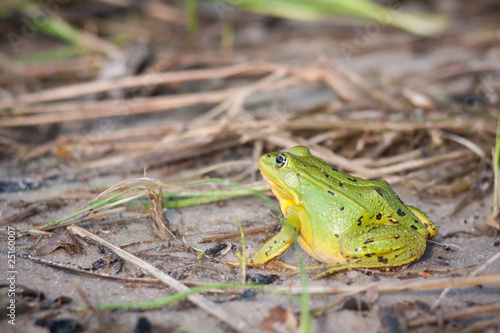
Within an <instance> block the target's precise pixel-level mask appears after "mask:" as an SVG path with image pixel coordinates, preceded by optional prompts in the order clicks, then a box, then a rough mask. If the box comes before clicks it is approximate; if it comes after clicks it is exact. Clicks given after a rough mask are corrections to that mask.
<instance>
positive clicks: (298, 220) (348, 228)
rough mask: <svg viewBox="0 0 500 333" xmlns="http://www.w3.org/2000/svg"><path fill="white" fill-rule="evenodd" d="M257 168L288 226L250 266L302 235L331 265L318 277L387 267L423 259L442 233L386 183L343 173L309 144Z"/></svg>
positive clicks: (309, 248)
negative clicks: (354, 270) (431, 244)
mask: <svg viewBox="0 0 500 333" xmlns="http://www.w3.org/2000/svg"><path fill="white" fill-rule="evenodd" d="M259 168H260V170H261V172H262V174H263V176H264V179H266V180H267V182H268V183H269V184H270V185H271V188H272V191H273V193H274V194H275V196H276V197H277V198H278V200H279V202H280V206H281V210H282V211H283V214H284V216H285V222H284V224H283V227H282V228H281V231H280V232H279V233H278V234H276V235H275V236H274V237H272V238H271V239H269V240H268V241H267V242H266V243H265V244H264V245H262V246H261V247H260V248H259V249H258V250H257V251H256V252H255V254H254V255H253V256H252V257H251V258H249V259H248V260H247V265H250V266H258V265H262V264H264V263H266V262H268V261H270V260H271V259H273V258H276V257H278V256H279V255H280V254H282V253H283V252H284V251H285V250H286V249H287V248H288V247H289V246H290V245H291V244H292V241H293V239H294V236H295V235H297V239H298V241H299V244H300V246H301V247H302V248H303V249H304V250H305V251H306V252H307V253H308V254H309V255H311V256H312V257H314V258H316V259H317V260H319V261H321V262H323V263H325V264H326V265H324V266H325V267H327V268H328V270H326V271H325V272H324V273H322V274H320V275H319V276H318V277H320V276H324V275H327V274H331V273H334V272H337V271H341V270H345V269H353V268H378V269H380V268H387V269H390V268H392V267H397V266H402V265H406V264H409V263H411V262H413V261H415V260H417V259H418V258H420V256H421V255H422V254H423V253H424V251H425V248H426V246H427V240H429V239H434V238H435V237H436V236H437V228H436V226H435V225H434V223H432V222H431V221H430V220H429V218H428V217H427V216H426V215H425V214H424V213H423V212H422V211H421V210H419V209H418V208H416V207H413V206H409V205H405V204H404V203H403V202H402V201H401V199H400V198H399V197H398V195H397V194H396V193H395V192H394V190H393V189H392V188H391V187H390V185H389V184H388V183H387V182H386V181H376V180H366V179H363V178H359V177H355V176H351V175H349V174H346V173H343V172H340V171H338V170H337V169H335V168H334V167H332V166H330V165H329V164H327V163H326V162H325V161H323V160H321V159H320V158H318V157H315V156H313V155H311V152H310V151H309V149H308V148H307V147H304V146H296V147H293V148H292V149H291V150H290V152H288V153H280V152H274V153H269V154H264V155H262V156H261V157H260V159H259Z"/></svg>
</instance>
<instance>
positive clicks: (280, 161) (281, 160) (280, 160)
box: [276, 155, 286, 168]
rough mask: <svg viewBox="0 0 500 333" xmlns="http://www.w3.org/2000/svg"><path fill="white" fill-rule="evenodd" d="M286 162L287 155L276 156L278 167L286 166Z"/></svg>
mask: <svg viewBox="0 0 500 333" xmlns="http://www.w3.org/2000/svg"><path fill="white" fill-rule="evenodd" d="M285 163H286V156H285V155H278V156H276V164H277V165H278V168H281V167H282V166H284V165H285Z"/></svg>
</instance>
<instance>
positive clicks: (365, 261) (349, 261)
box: [311, 249, 416, 279]
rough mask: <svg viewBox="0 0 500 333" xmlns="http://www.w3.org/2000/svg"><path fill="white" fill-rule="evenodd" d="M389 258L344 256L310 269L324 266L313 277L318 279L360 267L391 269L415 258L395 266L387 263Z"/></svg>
mask: <svg viewBox="0 0 500 333" xmlns="http://www.w3.org/2000/svg"><path fill="white" fill-rule="evenodd" d="M393 254H394V255H395V256H399V255H402V254H404V249H401V250H399V251H395V252H393ZM388 260H389V259H386V258H384V257H383V256H377V257H375V256H371V257H363V258H362V259H360V258H346V261H343V262H339V263H335V264H327V265H320V266H315V267H311V269H320V268H326V270H325V271H324V272H322V273H320V274H318V275H316V276H315V277H314V278H315V279H320V278H323V277H326V276H327V275H331V274H335V273H339V272H342V271H348V270H351V269H361V268H368V269H370V268H372V269H382V270H387V271H389V270H391V269H393V268H396V267H399V266H403V265H405V264H408V263H410V262H412V261H414V260H416V259H411V260H408V262H407V263H402V264H400V265H397V266H391V265H390V264H389V263H388Z"/></svg>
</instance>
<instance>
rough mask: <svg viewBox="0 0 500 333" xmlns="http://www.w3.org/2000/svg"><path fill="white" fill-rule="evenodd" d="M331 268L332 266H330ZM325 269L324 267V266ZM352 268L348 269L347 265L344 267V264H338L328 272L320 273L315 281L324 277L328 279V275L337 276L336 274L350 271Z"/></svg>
mask: <svg viewBox="0 0 500 333" xmlns="http://www.w3.org/2000/svg"><path fill="white" fill-rule="evenodd" d="M329 266H330V265H329ZM323 267H324V266H323ZM350 269H351V268H349V267H346V266H345V265H342V264H336V265H334V266H333V267H331V266H330V268H329V269H327V270H326V271H324V272H321V273H319V274H318V275H316V276H315V277H314V279H315V280H317V279H322V278H324V277H327V276H328V275H332V274H336V273H339V272H342V271H346V270H350Z"/></svg>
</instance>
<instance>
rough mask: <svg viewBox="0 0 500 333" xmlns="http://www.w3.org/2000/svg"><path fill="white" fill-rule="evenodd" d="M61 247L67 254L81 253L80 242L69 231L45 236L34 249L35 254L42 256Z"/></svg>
mask: <svg viewBox="0 0 500 333" xmlns="http://www.w3.org/2000/svg"><path fill="white" fill-rule="evenodd" d="M60 247H62V248H63V249H64V251H66V252H67V253H69V254H81V253H82V249H81V247H80V244H78V242H77V241H76V239H75V238H74V237H73V235H71V234H70V233H69V232H67V231H66V232H64V233H62V234H59V235H56V236H54V237H50V238H45V239H44V240H43V241H42V246H40V247H39V248H38V249H36V250H35V254H36V255H37V256H43V255H46V254H49V253H51V252H52V251H54V250H56V249H58V248H60Z"/></svg>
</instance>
